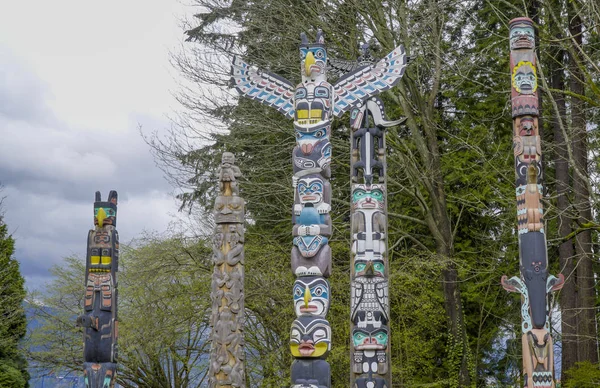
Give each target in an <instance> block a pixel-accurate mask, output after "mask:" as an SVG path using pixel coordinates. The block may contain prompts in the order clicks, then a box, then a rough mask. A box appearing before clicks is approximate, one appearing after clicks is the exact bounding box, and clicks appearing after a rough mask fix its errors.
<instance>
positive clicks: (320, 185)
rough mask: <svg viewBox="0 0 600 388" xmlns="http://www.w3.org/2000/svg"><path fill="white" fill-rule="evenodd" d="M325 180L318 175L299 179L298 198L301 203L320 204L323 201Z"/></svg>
mask: <svg viewBox="0 0 600 388" xmlns="http://www.w3.org/2000/svg"><path fill="white" fill-rule="evenodd" d="M324 186H325V184H324V182H323V179H322V178H319V177H318V176H317V175H308V176H306V177H303V178H300V179H299V180H298V186H296V190H297V191H298V198H299V199H300V203H301V204H303V205H304V204H307V203H312V204H313V205H318V204H320V203H321V202H323V191H324Z"/></svg>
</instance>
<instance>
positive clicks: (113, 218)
mask: <svg viewBox="0 0 600 388" xmlns="http://www.w3.org/2000/svg"><path fill="white" fill-rule="evenodd" d="M101 209H102V210H101ZM100 220H102V221H100ZM100 223H102V225H113V226H116V224H117V205H116V203H112V202H94V225H100Z"/></svg>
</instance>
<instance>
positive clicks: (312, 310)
mask: <svg viewBox="0 0 600 388" xmlns="http://www.w3.org/2000/svg"><path fill="white" fill-rule="evenodd" d="M318 310H319V308H318V307H317V306H315V305H312V304H309V305H308V307H306V306H300V312H301V313H316V312H317V311H318Z"/></svg>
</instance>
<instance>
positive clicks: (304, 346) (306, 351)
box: [298, 342, 315, 357]
mask: <svg viewBox="0 0 600 388" xmlns="http://www.w3.org/2000/svg"><path fill="white" fill-rule="evenodd" d="M298 352H300V354H301V355H302V356H304V357H308V356H310V355H311V354H313V353H314V352H315V346H314V345H313V344H311V343H307V342H301V343H300V345H298Z"/></svg>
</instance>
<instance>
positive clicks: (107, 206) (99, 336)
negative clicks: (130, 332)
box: [77, 190, 119, 388]
mask: <svg viewBox="0 0 600 388" xmlns="http://www.w3.org/2000/svg"><path fill="white" fill-rule="evenodd" d="M94 225H95V228H94V229H91V230H90V231H89V233H88V244H87V257H86V271H85V287H86V288H85V299H84V314H83V315H80V316H79V317H78V318H77V326H80V327H83V328H84V331H83V357H84V363H83V366H84V371H83V377H84V381H85V386H86V388H111V387H113V386H114V384H115V377H116V373H117V336H118V322H117V302H118V294H117V270H118V268H119V234H118V233H117V229H116V227H117V192H116V191H114V190H113V191H111V192H110V193H109V194H108V200H107V201H106V202H103V201H102V199H101V196H100V192H99V191H97V192H96V201H95V202H94Z"/></svg>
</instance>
